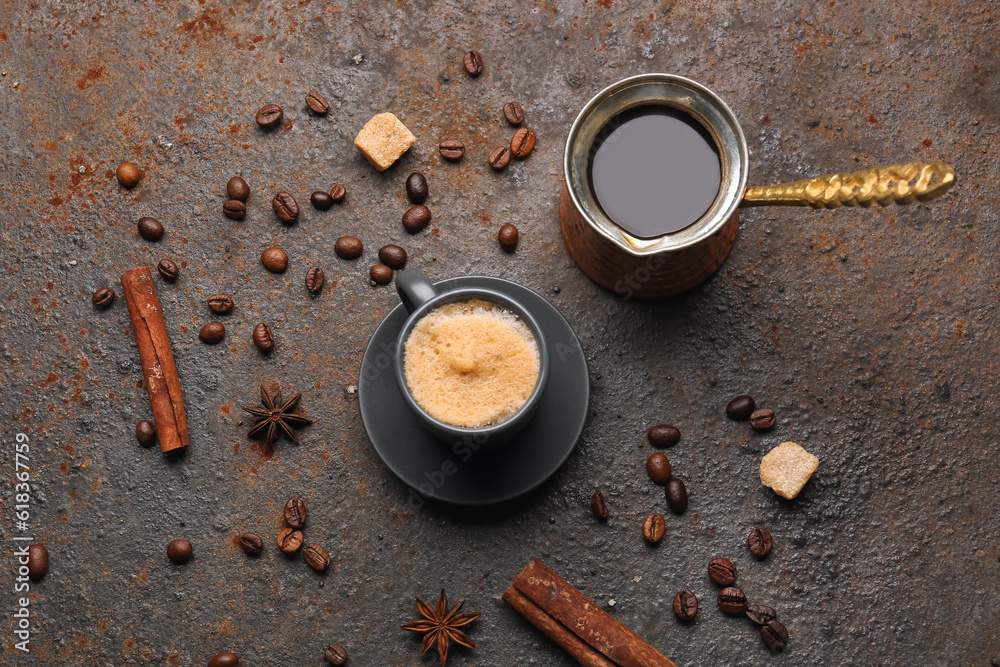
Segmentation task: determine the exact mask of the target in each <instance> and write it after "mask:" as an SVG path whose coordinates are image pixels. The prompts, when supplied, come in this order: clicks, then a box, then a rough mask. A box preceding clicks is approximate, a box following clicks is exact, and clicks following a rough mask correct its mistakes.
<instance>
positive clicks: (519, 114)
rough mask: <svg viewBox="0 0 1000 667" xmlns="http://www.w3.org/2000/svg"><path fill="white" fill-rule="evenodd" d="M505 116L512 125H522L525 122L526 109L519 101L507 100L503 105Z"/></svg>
mask: <svg viewBox="0 0 1000 667" xmlns="http://www.w3.org/2000/svg"><path fill="white" fill-rule="evenodd" d="M503 117H504V118H506V119H507V122H508V123H510V124H511V125H520V124H521V123H523V122H524V109H522V108H521V105H520V104H518V103H517V102H507V104H505V105H503Z"/></svg>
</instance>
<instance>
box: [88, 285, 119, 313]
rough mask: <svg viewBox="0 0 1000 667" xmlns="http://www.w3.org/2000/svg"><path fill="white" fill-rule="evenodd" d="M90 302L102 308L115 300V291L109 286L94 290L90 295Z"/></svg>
mask: <svg viewBox="0 0 1000 667" xmlns="http://www.w3.org/2000/svg"><path fill="white" fill-rule="evenodd" d="M90 302H91V303H92V304H94V305H95V306H96V307H98V308H100V309H101V310H104V309H105V308H108V307H110V306H111V304H113V303H114V302H115V291H114V290H113V289H111V288H110V287H102V288H100V289H99V290H97V291H96V292H94V294H93V296H91V297H90Z"/></svg>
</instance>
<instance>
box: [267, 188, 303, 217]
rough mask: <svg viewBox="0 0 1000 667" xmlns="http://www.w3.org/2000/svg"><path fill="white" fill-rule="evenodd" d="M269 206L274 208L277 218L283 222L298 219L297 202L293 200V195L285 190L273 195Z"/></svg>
mask: <svg viewBox="0 0 1000 667" xmlns="http://www.w3.org/2000/svg"><path fill="white" fill-rule="evenodd" d="M271 208H273V209H274V213H275V215H277V216H278V219H279V220H281V221H282V222H284V223H289V224H290V223H293V222H295V221H296V220H298V219H299V203H298V202H297V201H295V197H293V196H292V195H290V194H288V193H287V192H279V193H278V194H276V195H274V199H272V200H271Z"/></svg>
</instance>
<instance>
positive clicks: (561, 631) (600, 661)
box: [503, 558, 677, 667]
mask: <svg viewBox="0 0 1000 667" xmlns="http://www.w3.org/2000/svg"><path fill="white" fill-rule="evenodd" d="M503 599H504V600H506V601H507V603H508V604H510V605H511V606H512V607H514V609H516V610H517V611H518V613H520V614H521V615H522V616H524V617H525V618H526V619H527V620H528V622H530V623H531V624H532V625H534V626H535V627H537V628H538V629H539V630H541V631H542V632H544V633H545V634H546V635H548V637H549V638H550V639H552V640H553V641H555V642H556V643H557V644H559V646H561V647H562V648H563V649H565V650H566V652H568V653H569V654H570V655H572V656H573V657H574V658H576V660H577V661H579V662H580V664H581V665H585V667H677V666H676V665H675V664H674V663H673V662H671V661H670V660H669V659H667V658H666V657H665V656H664V655H663V654H662V653H660V652H659V651H657V650H656V649H655V648H653V647H652V646H650V645H649V644H648V643H647V642H646V641H645V640H644V639H643V638H642V637H640V636H639V635H637V634H635V633H634V632H632V631H631V630H629V629H628V628H627V627H625V626H624V625H622V624H621V623H619V622H618V621H616V620H615V619H614V618H612V617H611V615H610V614H608V613H607V612H606V611H604V610H603V609H601V608H600V607H599V606H598V605H597V604H596V603H595V602H594V601H593V600H591V599H590V598H588V597H587V596H585V595H584V594H583V593H581V592H580V591H578V590H576V589H575V588H573V587H572V586H571V585H569V584H568V583H566V581H565V580H564V579H563V578H562V577H560V576H559V575H558V574H556V573H555V572H553V571H552V570H550V569H549V568H548V567H546V566H545V564H544V563H542V561H540V560H538V559H537V558H532V559H531V562H530V563H528V565H527V566H526V567H525V568H524V569H523V570H521V573H520V574H519V575H517V578H516V579H514V583H513V584H511V586H510V588H508V589H507V591H506V592H505V593H504V594H503Z"/></svg>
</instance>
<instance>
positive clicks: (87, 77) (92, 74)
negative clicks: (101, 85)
mask: <svg viewBox="0 0 1000 667" xmlns="http://www.w3.org/2000/svg"><path fill="white" fill-rule="evenodd" d="M104 74H105V72H104V68H103V67H101V66H97V67H91V68H90V69H88V70H87V72H86V73H85V74H84V75H83V76H81V77H80V78H79V79H77V80H76V87H77V88H79V89H80V90H87V88H90V87H91V86H92V85H94V82H96V81H100V80H101V79H102V78H103V77H104Z"/></svg>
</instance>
